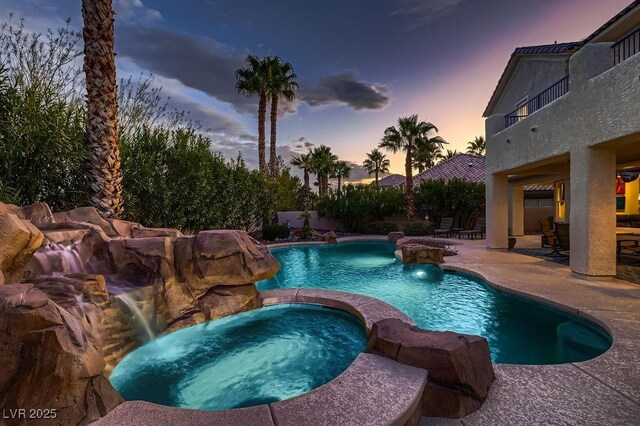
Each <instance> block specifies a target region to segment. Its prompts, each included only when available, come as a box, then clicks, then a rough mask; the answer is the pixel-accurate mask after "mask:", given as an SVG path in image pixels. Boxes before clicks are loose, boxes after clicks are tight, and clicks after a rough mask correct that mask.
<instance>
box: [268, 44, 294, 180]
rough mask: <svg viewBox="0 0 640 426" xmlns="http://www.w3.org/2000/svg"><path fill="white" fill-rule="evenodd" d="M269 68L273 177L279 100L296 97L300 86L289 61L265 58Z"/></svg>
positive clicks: (289, 99) (272, 176)
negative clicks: (296, 91)
mask: <svg viewBox="0 0 640 426" xmlns="http://www.w3.org/2000/svg"><path fill="white" fill-rule="evenodd" d="M265 61H266V62H267V69H268V77H269V78H268V90H269V93H268V95H269V96H271V141H270V146H269V148H270V149H269V169H270V172H271V179H274V180H275V178H276V173H277V167H276V165H277V158H278V155H277V154H276V134H277V125H278V101H279V100H280V98H282V99H285V100H287V101H292V100H293V99H295V96H296V94H295V89H297V88H298V82H297V81H296V78H297V76H296V74H295V73H294V72H293V66H292V65H291V64H290V63H289V62H283V61H282V59H280V58H279V57H277V56H269V57H267V58H265Z"/></svg>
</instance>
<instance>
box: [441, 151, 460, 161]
mask: <svg viewBox="0 0 640 426" xmlns="http://www.w3.org/2000/svg"><path fill="white" fill-rule="evenodd" d="M458 154H460V153H459V152H458V151H456V150H455V149H454V150H453V151H451V150H450V149H448V150H447V152H445V153H444V154H440V159H441V160H449V159H450V158H453V157H455V156H456V155H458Z"/></svg>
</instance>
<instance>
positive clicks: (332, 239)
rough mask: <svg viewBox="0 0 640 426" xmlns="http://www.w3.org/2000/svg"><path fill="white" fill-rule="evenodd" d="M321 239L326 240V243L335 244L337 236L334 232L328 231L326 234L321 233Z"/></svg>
mask: <svg viewBox="0 0 640 426" xmlns="http://www.w3.org/2000/svg"><path fill="white" fill-rule="evenodd" d="M322 241H324V242H326V243H327V244H337V243H338V237H337V236H336V233H335V232H333V231H329V232H327V233H326V234H323V235H322Z"/></svg>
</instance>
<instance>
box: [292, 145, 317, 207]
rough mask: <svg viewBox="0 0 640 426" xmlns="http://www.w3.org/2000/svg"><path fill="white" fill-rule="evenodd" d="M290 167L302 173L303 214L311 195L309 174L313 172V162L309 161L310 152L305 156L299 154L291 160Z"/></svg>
mask: <svg viewBox="0 0 640 426" xmlns="http://www.w3.org/2000/svg"><path fill="white" fill-rule="evenodd" d="M291 165H292V166H295V167H297V168H299V169H302V171H303V172H304V201H303V202H304V207H305V212H306V210H307V209H308V206H309V196H310V193H311V187H310V185H309V173H310V172H313V162H312V161H311V152H308V153H306V154H300V155H298V156H296V157H293V158H292V159H291Z"/></svg>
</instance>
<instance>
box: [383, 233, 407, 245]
mask: <svg viewBox="0 0 640 426" xmlns="http://www.w3.org/2000/svg"><path fill="white" fill-rule="evenodd" d="M402 238H404V232H402V231H394V232H389V234H388V235H387V241H389V242H390V243H395V242H397V241H398V240H401V239H402Z"/></svg>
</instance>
